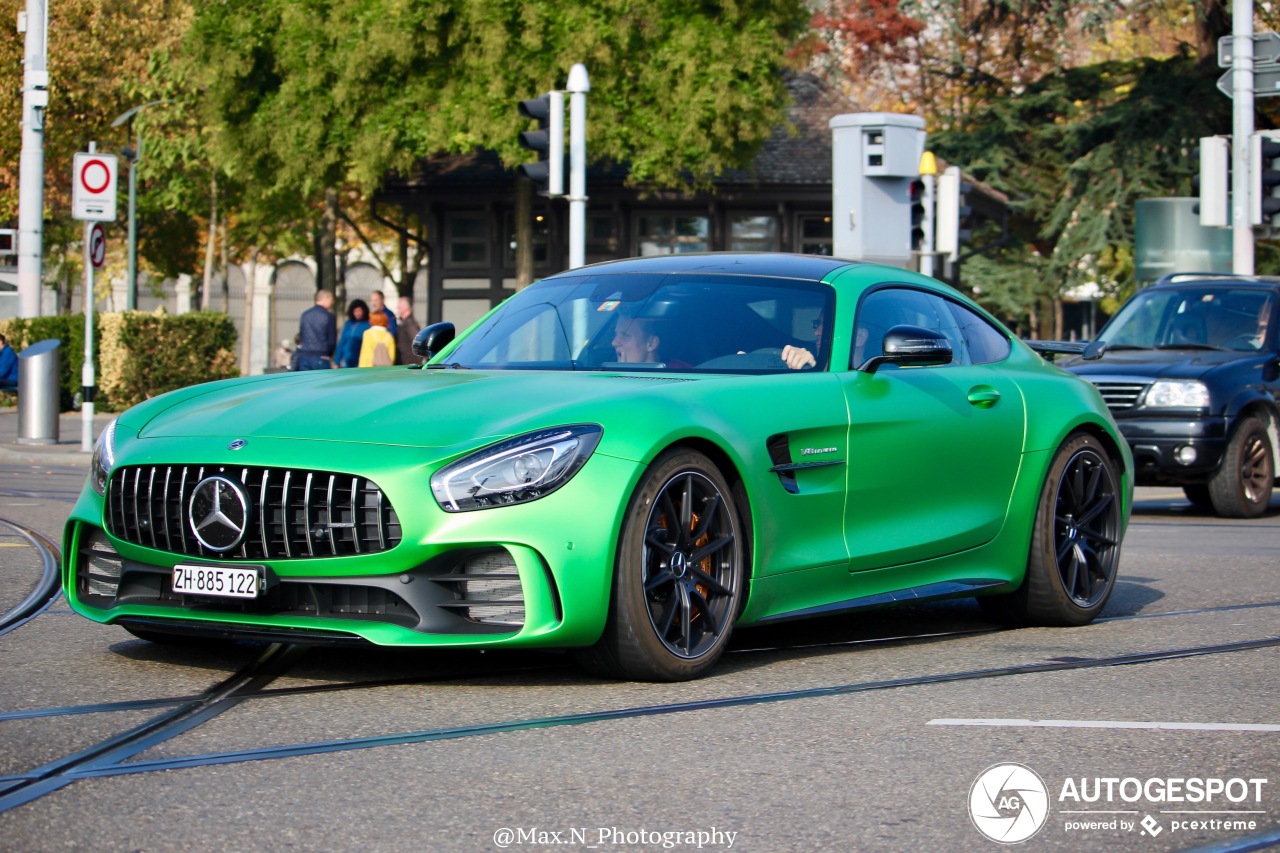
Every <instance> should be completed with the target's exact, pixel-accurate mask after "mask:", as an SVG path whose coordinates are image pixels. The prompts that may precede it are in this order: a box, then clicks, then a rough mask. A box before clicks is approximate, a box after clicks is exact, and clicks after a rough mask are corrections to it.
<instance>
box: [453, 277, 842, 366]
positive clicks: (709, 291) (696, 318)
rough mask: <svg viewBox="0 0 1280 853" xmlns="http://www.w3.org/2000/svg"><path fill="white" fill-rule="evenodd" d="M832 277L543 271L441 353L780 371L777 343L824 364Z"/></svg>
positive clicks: (493, 359) (515, 362)
mask: <svg viewBox="0 0 1280 853" xmlns="http://www.w3.org/2000/svg"><path fill="white" fill-rule="evenodd" d="M832 304H833V293H832V290H831V288H830V287H828V286H826V285H822V284H813V283H810V282H800V281H793V280H790V279H775V278H766V277H748V276H726V275H699V274H694V273H679V274H627V273H615V274H612V275H584V276H569V277H560V278H555V279H549V280H545V281H542V282H539V283H537V284H534V285H533V286H531V287H528V288H525V289H524V290H522V291H520V292H519V293H517V294H516V295H515V296H512V297H511V298H510V299H508V300H507V301H506V302H505V303H503V304H502V306H501V307H500V308H499V309H498V310H497V311H495V312H494V313H493V314H491V315H490V316H489V318H488V319H486V320H485V321H484V323H483V324H481V325H480V326H479V327H477V328H476V329H475V330H473V331H472V332H471V333H470V334H469V335H467V336H466V337H465V338H463V339H462V340H461V341H460V342H459V343H458V345H457V346H456V347H454V348H453V349H452V350H451V351H450V352H448V353H447V354H446V355H445V356H444V357H443V358H442V359H440V361H441V362H443V363H447V364H449V365H450V366H453V365H456V366H459V367H470V368H479V369H486V370H493V369H498V370H610V371H614V370H634V371H645V372H654V371H659V372H661V371H666V372H694V373H773V372H785V371H786V370H788V367H787V365H786V363H785V362H783V361H782V356H781V353H782V349H783V348H784V347H788V346H790V347H797V348H803V349H806V350H808V351H809V352H811V353H812V354H813V356H814V358H813V361H814V362H815V364H814V365H813V368H815V369H825V368H826V365H827V361H828V357H829V351H830V340H829V338H828V339H827V340H823V335H822V321H823V319H824V318H825V317H828V316H830V314H831V308H832Z"/></svg>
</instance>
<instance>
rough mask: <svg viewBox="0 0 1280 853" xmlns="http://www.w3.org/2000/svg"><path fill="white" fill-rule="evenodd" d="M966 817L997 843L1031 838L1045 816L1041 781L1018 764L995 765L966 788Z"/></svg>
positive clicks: (1046, 806)
mask: <svg viewBox="0 0 1280 853" xmlns="http://www.w3.org/2000/svg"><path fill="white" fill-rule="evenodd" d="M969 818H970V820H972V821H973V825H974V826H975V827H977V829H978V831H979V832H981V833H982V834H983V835H985V836H986V837H987V838H990V839H991V840H992V841H998V842H1000V843H1001V844H1018V843H1020V842H1023V841H1026V840H1027V839H1028V838H1031V837H1032V836H1033V835H1035V834H1036V833H1037V832H1039V831H1040V829H1041V828H1042V827H1043V826H1044V825H1045V822H1046V821H1047V820H1048V818H1049V791H1048V789H1047V788H1046V787H1045V784H1044V780H1043V779H1041V778H1040V775H1039V774H1038V773H1036V772H1035V771H1034V770H1032V769H1031V768H1030V767H1025V766H1023V765H1021V764H996V765H994V766H992V767H989V768H987V769H986V770H984V771H983V772H982V775H980V776H979V777H978V778H977V779H976V780H975V781H974V783H973V787H972V788H970V789H969Z"/></svg>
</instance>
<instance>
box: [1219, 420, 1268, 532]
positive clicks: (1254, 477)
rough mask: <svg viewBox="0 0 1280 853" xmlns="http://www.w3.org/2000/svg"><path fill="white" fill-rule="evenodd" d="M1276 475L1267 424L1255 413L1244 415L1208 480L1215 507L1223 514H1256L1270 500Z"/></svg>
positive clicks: (1240, 515)
mask: <svg viewBox="0 0 1280 853" xmlns="http://www.w3.org/2000/svg"><path fill="white" fill-rule="evenodd" d="M1275 477H1276V468H1275V462H1274V459H1273V456H1272V452H1271V439H1270V437H1268V435H1267V427H1266V425H1265V424H1264V423H1263V422H1262V421H1260V420H1258V419H1257V418H1255V417H1247V418H1244V419H1243V420H1242V421H1240V424H1239V426H1237V427H1236V431H1235V433H1234V434H1232V436H1231V439H1230V440H1229V441H1228V442H1227V452H1226V454H1225V455H1224V456H1223V457H1222V464H1221V465H1220V466H1218V470H1217V471H1216V472H1214V475H1213V478H1212V479H1210V480H1209V497H1210V498H1211V499H1212V500H1213V508H1214V510H1215V511H1216V512H1217V513H1218V515H1221V516H1223V517H1224V518H1257V517H1258V516H1260V515H1262V514H1263V513H1264V512H1266V511H1267V507H1268V506H1269V505H1270V504H1271V490H1272V487H1273V486H1274V485H1275Z"/></svg>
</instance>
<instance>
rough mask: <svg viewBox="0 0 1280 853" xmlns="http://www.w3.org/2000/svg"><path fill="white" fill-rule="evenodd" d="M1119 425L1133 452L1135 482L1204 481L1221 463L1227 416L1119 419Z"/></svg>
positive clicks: (1144, 484) (1224, 448) (1184, 482)
mask: <svg viewBox="0 0 1280 853" xmlns="http://www.w3.org/2000/svg"><path fill="white" fill-rule="evenodd" d="M1116 424H1117V426H1119V428H1120V434H1121V435H1123V436H1124V438H1125V440H1126V441H1127V442H1128V444H1129V449H1130V450H1132V451H1133V466H1134V481H1135V483H1136V485H1139V486H1153V485H1161V484H1174V485H1183V484H1192V483H1203V482H1205V481H1206V480H1208V479H1209V477H1210V476H1212V474H1213V473H1214V472H1215V471H1217V470H1218V466H1219V465H1221V464H1222V456H1223V453H1224V452H1225V451H1226V444H1227V432H1228V430H1227V426H1228V424H1227V419H1226V418H1224V417H1205V418H1197V417H1194V416H1187V417H1170V418H1151V417H1142V418H1117V419H1116Z"/></svg>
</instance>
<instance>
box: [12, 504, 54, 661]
mask: <svg viewBox="0 0 1280 853" xmlns="http://www.w3.org/2000/svg"><path fill="white" fill-rule="evenodd" d="M0 525H3V526H4V527H8V528H9V529H11V530H13V531H14V532H15V533H17V534H18V535H19V536H21V537H22V538H23V539H25V540H27V543H28V544H30V545H31V547H33V548H35V550H36V553H37V554H39V555H40V563H41V566H40V579H39V580H38V581H37V582H36V586H35V588H34V589H32V590H31V592H29V593H28V594H27V596H26V597H25V598H23V599H22V601H20V602H18V604H17V606H15V607H14V608H13V609H11V610H9V611H8V612H7V613H4V614H3V615H0V636H4V635H5V634H7V633H9V632H10V631H13V630H15V629H17V628H19V627H21V626H22V625H24V624H26V623H27V622H29V621H31V620H32V619H34V618H36V617H37V616H39V615H40V614H41V613H43V612H44V611H45V610H47V609H48V608H49V607H50V606H51V605H52V604H53V602H54V601H56V600H57V599H58V595H59V594H60V593H61V591H62V584H61V578H60V576H59V570H60V567H61V566H62V551H61V549H59V548H58V546H57V545H56V544H55V543H54V542H52V541H50V540H49V539H48V538H47V537H45V536H44V535H42V534H40V533H37V532H36V531H34V530H31V529H30V528H27V527H23V526H22V525H20V524H17V523H15V522H12V521H8V520H7V519H3V518H0Z"/></svg>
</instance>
